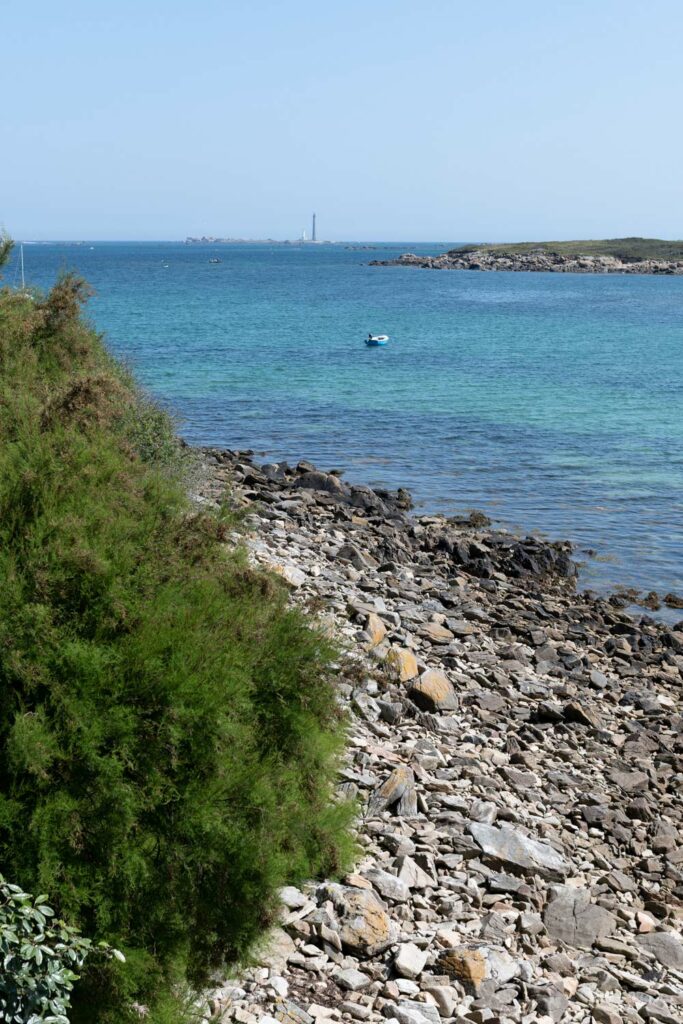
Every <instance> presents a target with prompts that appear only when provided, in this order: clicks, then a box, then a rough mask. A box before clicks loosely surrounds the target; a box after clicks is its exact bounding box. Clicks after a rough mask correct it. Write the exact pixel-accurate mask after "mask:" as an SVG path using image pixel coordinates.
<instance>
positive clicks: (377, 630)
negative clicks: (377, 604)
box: [365, 612, 387, 649]
mask: <svg viewBox="0 0 683 1024" xmlns="http://www.w3.org/2000/svg"><path fill="white" fill-rule="evenodd" d="M365 632H366V633H367V634H368V635H369V637H370V641H369V643H368V647H369V648H371V649H372V648H373V647H377V646H378V644H381V643H382V640H384V637H385V636H386V635H387V628H386V626H385V625H384V623H383V622H382V620H381V619H380V617H379V615H376V614H375V613H374V612H370V614H369V615H368V617H367V619H366V621H365Z"/></svg>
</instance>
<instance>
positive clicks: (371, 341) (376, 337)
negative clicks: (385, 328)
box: [365, 334, 389, 348]
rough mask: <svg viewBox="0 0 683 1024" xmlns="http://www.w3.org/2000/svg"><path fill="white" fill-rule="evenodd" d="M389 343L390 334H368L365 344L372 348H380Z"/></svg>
mask: <svg viewBox="0 0 683 1024" xmlns="http://www.w3.org/2000/svg"><path fill="white" fill-rule="evenodd" d="M388 341H389V335H388V334H368V336H367V338H366V339H365V344H366V345H368V346H369V347H370V348H378V347H379V346H380V345H386V343H387V342H388Z"/></svg>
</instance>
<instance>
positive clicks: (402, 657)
mask: <svg viewBox="0 0 683 1024" xmlns="http://www.w3.org/2000/svg"><path fill="white" fill-rule="evenodd" d="M387 664H388V665H389V668H391V669H392V671H393V672H395V673H396V675H397V676H398V678H399V680H400V681H401V682H402V683H406V682H408V680H410V679H414V678H415V676H416V675H417V674H418V668H417V658H416V657H415V655H414V654H413V652H412V651H409V650H408V648H407V647H392V648H391V650H390V651H389V653H388V654H387Z"/></svg>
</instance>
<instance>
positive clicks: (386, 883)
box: [365, 868, 410, 903]
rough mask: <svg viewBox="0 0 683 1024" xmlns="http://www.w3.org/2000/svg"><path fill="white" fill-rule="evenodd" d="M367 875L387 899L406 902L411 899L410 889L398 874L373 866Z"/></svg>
mask: <svg viewBox="0 0 683 1024" xmlns="http://www.w3.org/2000/svg"><path fill="white" fill-rule="evenodd" d="M365 877H366V878H367V879H368V880H369V881H370V882H372V884H373V885H374V887H375V889H377V891H378V892H379V894H380V896H383V897H384V898H385V899H387V900H392V901H393V902H394V903H405V902H406V900H408V899H410V889H409V887H408V886H407V885H406V883H405V882H404V881H402V879H400V878H398V877H397V876H396V875H391V874H389V872H388V871H382V870H381V868H371V869H370V870H369V871H366V873H365Z"/></svg>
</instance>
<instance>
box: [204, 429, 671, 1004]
mask: <svg viewBox="0 0 683 1024" xmlns="http://www.w3.org/2000/svg"><path fill="white" fill-rule="evenodd" d="M202 460H203V464H204V469H205V473H204V479H203V483H202V484H201V486H199V487H198V488H197V491H198V493H197V494H196V499H197V501H199V502H203V503H207V502H208V503H213V502H215V501H217V500H219V498H220V496H221V493H222V492H223V490H224V488H225V486H226V485H228V484H229V485H230V486H231V488H232V500H234V501H235V502H237V503H238V504H239V505H240V506H241V507H243V508H244V509H245V510H246V515H247V525H248V530H249V532H248V536H247V543H248V547H249V551H250V554H251V557H252V559H253V560H254V561H255V562H256V563H258V564H261V565H264V566H268V567H270V568H272V569H274V570H275V571H276V572H278V573H279V574H280V575H281V576H282V577H283V579H284V580H285V581H286V582H287V584H288V586H289V587H290V589H291V593H292V600H293V601H295V602H297V603H300V604H301V605H302V606H304V607H306V608H308V609H309V610H311V611H313V612H315V613H316V614H317V615H319V616H320V619H321V622H323V623H325V624H326V625H327V627H328V628H330V629H331V630H334V632H335V634H336V635H337V636H338V637H339V638H341V640H342V641H343V643H344V645H345V648H346V651H347V653H346V655H345V657H344V659H343V662H342V664H341V666H340V683H339V696H340V700H341V701H342V702H343V704H344V705H345V707H346V708H347V710H348V715H349V723H350V726H349V742H348V754H347V758H346V762H345V765H344V767H343V770H342V773H341V776H342V777H341V780H340V794H341V795H343V796H353V797H355V798H356V799H357V800H358V805H359V812H360V820H359V824H358V831H359V836H358V838H359V843H360V845H361V848H362V857H361V859H360V860H359V862H358V864H357V866H356V868H355V871H354V873H353V874H351V875H349V876H347V877H346V878H344V879H343V880H342V881H341V882H332V881H328V882H318V883H316V882H311V884H310V885H307V886H306V887H305V888H304V890H303V891H300V890H298V889H294V888H291V887H290V888H287V889H286V890H284V891H283V892H282V894H281V896H282V918H281V925H280V927H279V928H277V929H276V930H275V931H274V933H273V935H272V937H271V940H270V942H269V944H268V947H267V949H266V950H265V952H264V953H263V954H262V956H261V957H260V958H259V959H260V965H259V966H257V967H253V968H251V969H249V970H247V971H245V972H244V973H242V974H241V975H240V976H239V978H237V979H231V980H229V981H220V982H219V981H218V980H217V982H216V987H215V989H214V990H213V991H212V992H211V993H210V1000H209V1012H210V1014H211V1015H213V1017H214V1018H216V1019H220V1020H222V1021H226V1022H227V1021H235V1022H240V1024H274V1022H280V1024H320V1022H324V1021H369V1022H375V1024H379V1022H386V1021H388V1022H390V1024H426V1022H430V1024H440V1022H444V1024H552V1022H560V1021H562V1022H572V1024H574V1022H575V1024H579V1022H580V1024H588V1022H592V1021H595V1022H598V1024H620V1022H623V1021H627V1022H632V1024H636V1022H638V1024H641V1022H643V1021H653V1022H660V1024H675V1022H677V1021H680V1020H681V1019H683V939H682V932H683V717H682V715H681V691H682V686H683V622H680V623H678V624H677V625H676V626H674V627H673V628H672V627H668V626H666V625H664V624H661V623H657V622H654V621H653V620H652V619H651V618H649V617H647V616H643V617H641V618H640V619H639V620H636V619H634V618H632V617H630V616H629V615H628V614H627V613H626V612H625V611H624V610H623V607H621V606H620V605H621V602H620V600H619V599H618V598H613V599H605V598H594V597H591V596H588V595H582V594H578V593H577V592H576V589H575V579H576V567H575V565H574V562H573V561H572V558H571V550H570V546H569V545H568V544H562V543H555V544H550V543H547V542H545V541H541V540H538V539H536V538H517V537H513V536H511V535H509V534H505V533H501V532H498V531H495V530H491V529H490V527H489V525H488V524H487V522H486V520H485V517H481V518H479V517H477V516H473V517H470V518H468V519H448V518H445V517H443V516H420V517H413V516H411V515H410V513H409V507H410V498H409V495H408V494H407V493H406V492H404V491H398V492H387V491H379V490H372V489H371V488H369V487H366V486H352V485H351V486H350V485H347V484H346V483H345V482H343V480H342V479H341V478H340V477H339V475H337V474H334V473H323V472H320V471H319V470H317V469H316V468H315V467H313V466H311V465H309V464H307V463H300V464H299V465H298V466H295V467H289V466H287V465H286V464H283V463H281V464H268V465H265V466H259V465H257V464H255V462H254V461H253V460H252V458H251V453H244V452H230V451H222V450H216V449H204V450H203V453H202Z"/></svg>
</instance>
